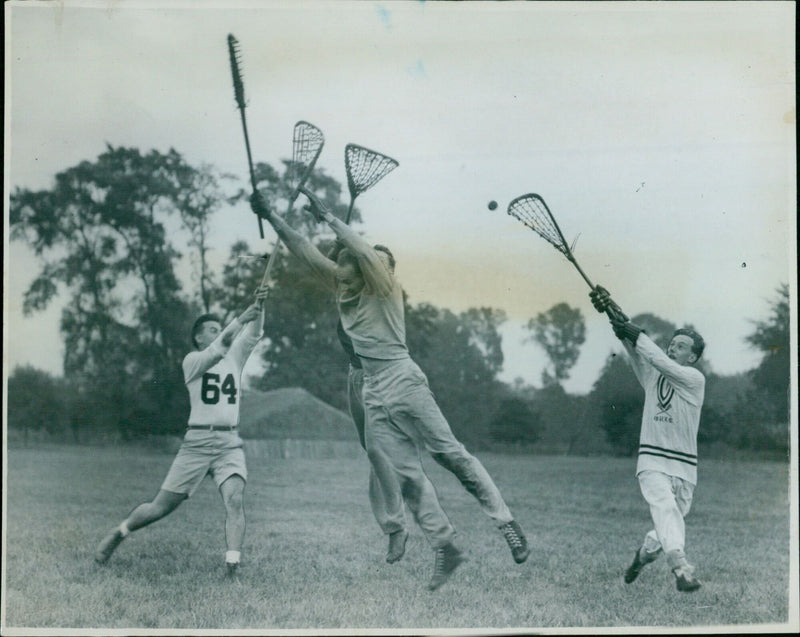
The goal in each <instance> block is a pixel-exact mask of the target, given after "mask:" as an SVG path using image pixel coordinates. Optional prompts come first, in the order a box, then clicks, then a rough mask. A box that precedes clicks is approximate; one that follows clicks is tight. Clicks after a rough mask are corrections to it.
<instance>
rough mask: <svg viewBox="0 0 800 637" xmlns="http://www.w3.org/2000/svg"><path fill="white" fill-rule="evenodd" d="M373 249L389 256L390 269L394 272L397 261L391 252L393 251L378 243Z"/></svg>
mask: <svg viewBox="0 0 800 637" xmlns="http://www.w3.org/2000/svg"><path fill="white" fill-rule="evenodd" d="M372 247H373V248H374V249H375V250H377V251H378V252H383V253H384V254H385V255H386V256H388V257H389V267H390V268H391V269H392V270H394V264H395V260H394V255H393V254H392V251H391V250H389V248H387V247H386V246H385V245H381V244H380V243H376V244H375V245H374V246H372Z"/></svg>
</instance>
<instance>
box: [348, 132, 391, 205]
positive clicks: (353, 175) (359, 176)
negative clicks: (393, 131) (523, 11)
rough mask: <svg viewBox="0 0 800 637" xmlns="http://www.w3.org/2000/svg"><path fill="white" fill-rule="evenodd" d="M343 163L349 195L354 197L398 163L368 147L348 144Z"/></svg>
mask: <svg viewBox="0 0 800 637" xmlns="http://www.w3.org/2000/svg"><path fill="white" fill-rule="evenodd" d="M344 165H345V169H346V170H347V186H348V188H349V189H350V197H351V198H353V199H355V198H356V197H357V196H358V195H360V194H361V193H362V192H364V191H365V190H368V189H369V188H371V187H372V186H374V185H375V184H376V183H378V182H379V181H380V180H381V179H383V178H384V177H385V176H386V175H388V174H389V173H390V172H392V171H393V170H394V169H395V168H397V166H398V165H399V164H398V162H397V160H395V159H392V158H391V157H388V156H387V155H384V154H382V153H378V152H376V151H374V150H370V149H369V148H364V147H363V146H358V145H357V144H348V145H347V146H345V149H344Z"/></svg>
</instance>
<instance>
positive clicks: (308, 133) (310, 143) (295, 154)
mask: <svg viewBox="0 0 800 637" xmlns="http://www.w3.org/2000/svg"><path fill="white" fill-rule="evenodd" d="M324 145H325V135H323V134H322V131H321V130H320V129H319V128H317V127H316V126H314V124H311V123H309V122H306V121H303V120H300V121H299V122H297V123H296V124H295V125H294V134H293V135H292V165H291V166H290V168H289V174H288V183H289V187H290V188H291V189H292V196H291V201H294V200H295V199H297V195H298V194H299V191H300V188H301V187H302V186H303V184H304V183H305V182H306V180H307V179H308V176H309V175H310V174H311V171H312V170H313V169H314V165H315V164H316V163H317V159H319V156H320V153H322V147H323V146H324Z"/></svg>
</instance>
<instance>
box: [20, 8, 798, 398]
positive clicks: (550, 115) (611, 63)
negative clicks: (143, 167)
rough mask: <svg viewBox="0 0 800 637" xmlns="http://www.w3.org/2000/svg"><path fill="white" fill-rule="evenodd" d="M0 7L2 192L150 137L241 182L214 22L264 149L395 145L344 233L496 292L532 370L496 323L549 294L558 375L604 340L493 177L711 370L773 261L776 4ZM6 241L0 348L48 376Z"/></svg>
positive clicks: (577, 376) (532, 352) (410, 286)
mask: <svg viewBox="0 0 800 637" xmlns="http://www.w3.org/2000/svg"><path fill="white" fill-rule="evenodd" d="M5 10H6V18H7V20H6V40H5V44H6V111H5V112H6V133H7V134H6V153H5V157H6V173H5V174H6V192H8V190H9V188H11V189H13V188H14V187H23V188H31V189H45V188H48V187H50V186H51V185H52V183H53V178H54V176H55V174H56V173H57V172H59V171H62V170H64V169H66V168H68V167H71V166H74V165H75V164H77V163H78V162H80V161H82V160H94V159H95V158H96V157H97V156H98V155H99V154H101V153H102V152H103V151H104V149H105V144H106V143H109V144H112V145H114V146H132V147H136V148H139V149H141V150H142V151H143V152H147V151H149V150H151V149H157V150H160V151H167V150H168V149H169V148H174V149H176V150H178V151H179V152H181V153H182V154H183V155H184V156H185V157H186V159H187V160H188V161H190V162H193V163H198V164H199V163H212V164H214V165H216V166H217V167H219V168H220V169H222V170H225V171H230V172H234V173H236V174H237V175H240V176H241V178H242V179H243V180H245V179H246V178H247V167H246V158H245V151H244V143H243V138H242V130H241V124H240V120H239V115H238V112H237V110H236V105H235V102H234V99H233V90H232V85H231V78H230V66H229V61H228V53H227V44H226V37H227V35H228V33H233V34H234V35H235V36H236V38H237V39H238V40H239V42H240V44H241V51H242V63H243V73H244V81H245V90H246V94H247V97H248V103H249V106H248V109H247V116H248V127H249V132H250V140H251V145H252V149H253V154H254V156H255V159H256V160H259V161H267V162H270V163H275V162H277V161H278V160H279V159H281V158H286V157H289V156H290V155H291V134H292V127H293V126H294V123H295V122H296V121H297V120H300V119H305V120H308V121H310V122H313V123H314V124H316V125H317V126H319V127H320V128H322V129H323V131H324V132H325V136H326V146H325V150H324V151H323V154H322V156H321V158H320V160H319V166H321V167H323V168H324V169H325V171H326V172H327V173H328V174H330V175H332V176H334V177H336V178H337V179H339V180H340V181H342V182H343V183H344V182H345V174H344V162H343V150H344V146H345V144H346V143H348V142H355V143H359V144H362V145H365V146H368V147H370V148H374V149H376V150H380V151H382V152H385V153H387V154H389V155H391V156H393V157H395V158H396V159H397V160H398V161H399V162H400V167H399V168H398V169H397V170H395V171H394V172H393V173H391V174H390V175H389V176H387V177H386V178H385V180H383V181H382V182H381V183H380V184H379V185H378V186H376V187H375V188H374V189H373V190H370V191H368V192H367V193H365V194H364V195H362V196H361V197H360V198H359V200H358V206H359V208H360V209H361V211H362V215H363V218H364V222H365V223H364V225H363V230H364V231H365V233H366V235H367V237H368V238H369V239H371V240H373V241H374V242H380V243H386V244H388V245H390V246H391V247H392V249H393V251H394V252H395V254H396V256H397V259H398V268H397V273H398V276H399V278H400V280H401V282H402V283H403V285H404V287H405V288H406V290H407V292H408V293H409V295H410V299H411V301H412V303H419V302H422V301H427V302H431V303H434V304H435V305H437V306H440V307H447V308H450V309H452V310H454V311H462V310H465V309H467V308H469V307H477V306H491V307H496V308H502V309H504V310H505V311H506V312H507V313H508V316H509V319H510V320H509V323H508V325H507V326H506V327H505V328H504V335H505V338H504V349H505V355H506V365H505V372H504V375H503V377H504V378H505V379H507V380H511V379H513V378H515V377H517V376H521V377H523V378H524V379H525V380H527V381H528V382H531V383H533V384H539V379H540V375H541V371H542V368H543V366H544V364H545V361H546V359H545V358H544V355H543V353H542V352H541V351H540V350H539V349H538V348H537V347H536V346H535V345H533V344H523V343H522V342H521V338H522V336H523V335H524V334H523V331H522V330H521V329H520V326H521V325H522V324H523V323H524V322H526V321H527V320H528V319H529V318H531V317H534V316H535V315H536V314H538V313H539V312H542V311H545V310H547V309H548V308H550V307H551V306H552V305H554V304H555V303H558V302H562V301H566V302H568V303H569V304H570V305H572V306H573V307H578V308H580V309H581V311H582V312H583V313H584V316H585V317H586V320H587V327H588V333H587V342H586V344H585V345H584V348H583V353H582V355H581V358H580V360H579V362H578V364H577V366H576V367H575V368H574V370H573V373H572V378H571V379H570V381H568V383H567V384H566V387H567V389H568V390H570V391H587V390H588V389H589V388H590V386H591V383H592V382H593V381H594V380H595V378H596V376H597V373H598V371H599V369H600V367H601V366H602V364H603V361H604V359H605V357H606V356H607V355H608V353H609V352H610V351H611V350H612V349H615V348H617V347H618V346H617V344H616V342H615V339H614V337H613V334H612V333H611V331H610V329H609V328H608V326H607V322H606V321H605V319H604V318H603V317H602V316H600V315H598V314H596V313H595V312H594V310H593V309H592V307H591V305H590V303H589V299H588V296H587V293H588V287H587V286H586V284H585V283H584V282H583V280H582V279H581V278H580V276H579V275H578V273H577V272H576V271H575V270H574V269H573V268H572V267H571V266H570V264H569V263H568V262H567V261H566V260H565V259H564V258H563V257H561V256H560V255H559V254H558V253H557V252H556V251H555V250H554V249H553V248H552V247H550V246H549V245H548V244H546V243H545V242H544V241H543V240H542V239H540V238H539V237H537V236H536V235H535V234H534V233H533V232H531V231H530V230H527V229H526V228H524V227H523V226H522V225H521V224H520V223H519V222H517V221H515V220H514V219H512V218H510V217H508V216H507V215H506V214H505V209H506V207H507V205H508V203H509V201H510V200H511V199H513V198H514V197H516V196H518V195H521V194H524V193H527V192H537V193H539V194H540V195H542V196H543V197H544V199H545V200H546V201H547V203H548V204H549V206H550V208H551V210H552V211H553V212H554V214H555V215H556V218H557V219H558V221H559V223H560V225H561V227H562V230H563V231H564V233H565V234H566V235H567V238H568V239H570V240H571V239H572V238H574V237H575V236H577V235H580V240H579V241H578V243H577V250H576V255H577V257H578V260H579V262H580V263H581V265H582V266H583V268H584V270H585V271H586V272H587V274H588V275H589V277H590V278H592V279H593V280H594V281H595V282H597V283H602V284H603V285H605V286H606V287H607V288H609V289H610V290H611V291H612V293H613V294H614V296H615V297H616V298H617V300H618V302H619V303H620V304H621V305H622V307H623V308H624V309H625V310H626V311H627V312H628V313H629V314H636V313H639V312H645V311H647V312H652V313H654V314H656V315H658V316H660V317H662V318H664V319H667V320H670V321H672V322H674V323H676V324H679V325H681V324H683V323H685V322H689V323H693V324H694V325H695V326H696V327H697V328H698V329H699V330H700V332H701V333H703V334H704V336H705V337H706V340H707V342H708V348H707V350H706V352H707V354H706V356H707V359H708V361H709V362H710V364H711V367H712V369H713V370H714V371H717V372H719V373H723V374H728V373H735V372H739V371H744V370H746V369H749V368H751V367H753V366H754V365H756V364H757V363H758V361H759V355H758V353H757V352H755V351H753V350H751V349H748V348H747V346H746V344H745V343H744V341H743V338H744V336H745V335H747V334H748V333H750V332H751V331H752V329H753V326H752V323H751V320H753V319H762V318H765V317H766V315H767V313H768V309H769V305H768V304H769V301H770V300H771V299H772V298H774V290H775V289H776V288H777V286H778V285H779V284H780V283H784V282H791V281H792V280H793V272H794V270H793V267H794V266H793V265H792V264H794V262H795V259H794V253H795V249H796V243H795V223H796V207H795V201H796V186H795V162H796V160H795V156H796V155H795V113H796V112H795V98H794V95H795V84H794V81H795V71H794V53H795V47H794V10H795V5H794V3H790V2H777V3H771V2H755V3H749V2H721V3H713V2H699V3H686V4H684V3H672V2H670V3H658V2H657V3H640V2H634V3H589V4H583V3H563V4H562V3H554V2H553V3H551V2H546V3H516V2H503V3H493V2H486V3H484V2H472V3H435V2H418V1H413V2H398V1H392V2H375V3H372V2H356V3H345V2H299V1H286V2H237V3H234V2H231V3H225V8H224V9H216V8H213V5H211V4H208V5H206V4H204V3H201V2H191V3H183V4H178V3H167V2H151V3H146V2H126V1H118V2H111V3H102V4H91V3H85V2H84V3H77V2H69V1H66V2H58V3H47V2H36V3H14V2H11V3H6V4H5ZM9 18H10V19H9ZM9 133H10V134H9ZM491 199H496V200H497V201H498V202H499V204H500V206H499V208H498V209H497V210H496V211H494V212H489V211H488V210H487V208H486V204H487V202H488V201H489V200H491ZM6 214H7V206H6ZM224 217H225V222H224V223H223V222H219V223H217V224H216V226H215V233H216V234H215V240H214V245H215V248H216V257H217V258H219V259H222V258H224V257H225V256H226V255H227V253H228V248H229V246H230V245H231V244H232V243H233V242H234V241H235V240H237V239H239V238H243V239H246V240H248V241H249V242H250V243H251V245H252V246H254V247H258V246H259V244H260V243H261V242H260V240H259V239H258V234H257V226H256V224H255V222H254V220H253V217H252V215H251V214H250V213H249V211H248V210H247V209H246V208H242V209H237V210H234V211H230V212H227V211H226V214H225V215H224ZM271 238H272V235H269V236H268V240H270V243H271ZM266 245H267V244H266V243H264V244H263V246H262V247H264V248H266ZM5 255H6V257H5V259H6V262H5V271H6V281H5V283H6V285H5V286H4V290H5V292H4V294H5V299H4V301H5V302H4V311H5V312H6V317H5V318H6V320H5V321H4V328H5V332H6V338H7V341H6V343H5V345H6V346H5V348H4V357H5V362H6V365H7V369H9V370H10V369H13V366H14V365H17V364H32V365H34V366H36V367H40V368H43V369H46V370H48V371H51V372H53V373H60V371H61V357H62V353H63V348H62V344H61V340H60V338H59V334H58V320H59V316H60V305H58V304H54V305H53V306H52V308H51V309H50V310H48V311H46V312H44V313H41V314H37V315H35V316H33V317H23V316H22V315H21V312H20V307H21V300H22V293H23V291H24V290H25V289H26V288H27V286H28V284H29V283H30V281H31V280H32V277H33V276H34V274H35V272H36V270H37V262H36V260H35V259H34V258H33V257H32V255H31V254H30V253H29V251H28V250H27V249H26V248H25V247H24V246H23V245H20V244H18V243H16V242H15V243H13V244H11V246H10V248H8V249H6V251H5Z"/></svg>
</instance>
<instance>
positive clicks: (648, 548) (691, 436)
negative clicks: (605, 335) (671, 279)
mask: <svg viewBox="0 0 800 637" xmlns="http://www.w3.org/2000/svg"><path fill="white" fill-rule="evenodd" d="M589 296H590V297H591V299H592V304H593V305H594V307H595V309H597V311H598V312H605V311H606V310H607V309H608V308H609V307H610V306H611V304H612V301H611V296H610V294H609V293H608V290H606V289H605V288H602V287H600V286H597V287H596V288H595V290H593V291H592V292H591V293H590V295H589ZM611 325H612V327H613V329H614V333H615V334H616V336H617V338H619V339H620V340H621V341H622V344H623V345H624V346H625V350H626V351H627V353H628V356H629V359H630V362H631V366H632V367H633V372H634V373H635V374H636V378H637V379H638V380H639V383H640V384H641V385H642V387H643V388H644V392H645V396H644V413H643V415H642V428H641V432H640V436H639V460H638V462H637V464H636V476H637V478H638V479H639V488H640V489H641V491H642V495H643V496H644V499H645V500H646V501H647V504H648V505H650V516H651V517H652V519H653V525H654V527H655V528H654V529H653V530H651V531H650V532H649V533H647V535H646V536H645V538H644V542H643V544H642V546H641V547H640V548H639V549H638V550H637V551H636V554H635V555H634V557H633V562H632V563H631V565H630V566H629V567H628V569H627V571H625V583H626V584H630V583H631V582H633V581H634V580H635V579H636V578H637V577H638V576H639V573H641V571H642V569H643V568H644V567H645V566H646V565H647V564H649V563H650V562H653V561H654V560H656V559H657V558H658V557H659V556H660V555H661V554H662V553H665V554H666V556H667V563H668V565H669V568H670V569H671V570H672V572H673V573H674V574H675V582H676V586H677V588H678V590H679V591H683V592H691V591H696V590H697V589H698V588H700V582H699V581H698V580H697V579H696V578H695V577H694V570H695V569H694V566H692V565H690V564H689V562H688V561H687V559H686V554H685V553H684V544H685V536H686V529H685V524H684V518H685V517H686V515H687V514H688V513H689V508H690V507H691V505H692V495H693V493H694V487H695V485H696V484H697V429H698V426H699V424H700V410H701V408H702V407H703V398H704V394H705V383H706V381H705V377H704V376H703V374H702V373H701V372H700V370H698V369H696V368H695V367H692V365H694V364H695V363H696V362H697V361H698V360H699V359H700V356H702V354H703V350H704V349H705V342H704V341H703V338H702V337H701V336H700V335H699V334H698V333H697V332H695V331H694V330H692V329H688V328H682V329H679V330H676V331H675V334H674V335H673V336H672V340H671V341H670V344H669V346H668V347H667V351H666V353H664V352H663V351H662V350H661V348H659V347H658V345H656V344H655V343H654V342H653V341H652V339H650V338H649V337H648V336H647V334H644V333H643V331H642V328H641V327H639V326H638V325H635V324H634V323H631V322H630V321H629V320H627V319H624V320H623V319H622V318H612V320H611Z"/></svg>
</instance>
